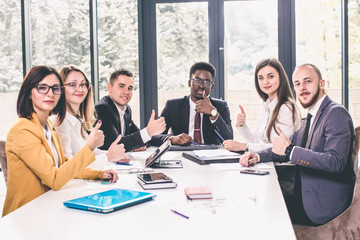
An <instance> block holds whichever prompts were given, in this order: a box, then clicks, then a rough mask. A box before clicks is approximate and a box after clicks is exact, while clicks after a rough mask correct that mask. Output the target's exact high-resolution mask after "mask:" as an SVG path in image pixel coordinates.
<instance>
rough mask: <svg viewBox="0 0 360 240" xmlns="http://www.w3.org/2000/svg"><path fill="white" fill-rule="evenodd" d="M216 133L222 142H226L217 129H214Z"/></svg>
mask: <svg viewBox="0 0 360 240" xmlns="http://www.w3.org/2000/svg"><path fill="white" fill-rule="evenodd" d="M214 132H215V133H216V135H218V136H219V138H220V139H221V141H225V140H224V138H223V137H222V136H221V135H220V133H219V132H218V131H216V129H215V128H214Z"/></svg>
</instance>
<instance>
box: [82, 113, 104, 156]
mask: <svg viewBox="0 0 360 240" xmlns="http://www.w3.org/2000/svg"><path fill="white" fill-rule="evenodd" d="M100 127H101V120H99V121H98V122H97V123H96V125H95V127H94V128H93V129H92V130H91V132H90V135H89V139H88V141H87V143H86V144H87V145H88V146H89V148H90V149H91V151H94V149H95V148H97V147H101V146H102V145H103V144H104V139H105V137H104V133H103V131H101V130H99V128H100Z"/></svg>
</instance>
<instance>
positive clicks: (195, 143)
mask: <svg viewBox="0 0 360 240" xmlns="http://www.w3.org/2000/svg"><path fill="white" fill-rule="evenodd" d="M191 143H192V144H194V145H196V146H200V145H201V144H198V143H197V142H194V141H191Z"/></svg>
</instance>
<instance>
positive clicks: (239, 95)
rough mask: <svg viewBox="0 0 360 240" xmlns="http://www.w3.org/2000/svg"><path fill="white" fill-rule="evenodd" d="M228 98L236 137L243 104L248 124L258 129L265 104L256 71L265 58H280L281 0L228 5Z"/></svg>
mask: <svg viewBox="0 0 360 240" xmlns="http://www.w3.org/2000/svg"><path fill="white" fill-rule="evenodd" d="M224 8H225V13H224V16H225V42H226V43H225V46H226V47H225V51H226V52H225V69H226V70H225V89H226V92H225V96H226V100H227V103H228V104H229V108H230V113H231V118H232V119H231V120H232V125H233V129H234V138H235V139H236V138H237V137H238V136H239V134H238V131H236V128H235V125H236V118H237V114H238V113H239V112H240V110H239V105H242V106H243V108H244V110H245V112H246V123H247V124H248V125H249V126H250V128H251V129H254V128H255V126H256V123H257V120H258V117H259V112H260V111H261V109H262V104H263V101H262V99H261V98H260V97H259V95H258V93H257V92H256V90H255V83H254V72H255V67H256V65H257V63H258V62H259V61H260V60H262V59H264V58H269V57H273V58H277V57H278V45H277V42H278V30H277V29H278V13H277V1H276V0H271V1H227V2H225V6H224Z"/></svg>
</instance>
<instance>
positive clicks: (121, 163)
mask: <svg viewBox="0 0 360 240" xmlns="http://www.w3.org/2000/svg"><path fill="white" fill-rule="evenodd" d="M116 164H117V165H126V166H130V165H132V164H131V163H124V162H116Z"/></svg>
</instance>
